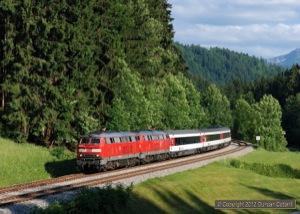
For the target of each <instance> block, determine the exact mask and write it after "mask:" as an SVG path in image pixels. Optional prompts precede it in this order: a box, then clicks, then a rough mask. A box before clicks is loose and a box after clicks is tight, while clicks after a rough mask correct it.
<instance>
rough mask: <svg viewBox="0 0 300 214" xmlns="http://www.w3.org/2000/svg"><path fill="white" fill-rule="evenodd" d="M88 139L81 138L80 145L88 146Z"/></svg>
mask: <svg viewBox="0 0 300 214" xmlns="http://www.w3.org/2000/svg"><path fill="white" fill-rule="evenodd" d="M89 141H90V139H89V138H88V137H84V138H81V141H80V144H88V143H89Z"/></svg>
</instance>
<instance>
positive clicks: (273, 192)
mask: <svg viewBox="0 0 300 214" xmlns="http://www.w3.org/2000/svg"><path fill="white" fill-rule="evenodd" d="M238 160H239V161H240V162H242V163H250V165H249V166H251V163H252V164H253V163H261V164H262V166H263V167H267V168H276V167H277V165H278V164H283V165H287V166H291V167H292V169H293V173H295V175H294V177H292V178H286V176H285V175H284V174H281V175H278V174H276V172H274V173H273V174H272V173H270V174H269V175H268V176H266V175H263V174H259V173H257V172H255V171H253V170H252V169H247V168H237V167H236V166H232V164H231V163H232V160H229V159H228V160H224V161H219V162H215V163H212V164H209V165H207V166H204V167H202V168H198V169H195V170H189V171H187V172H183V173H178V174H175V175H170V176H166V177H164V178H155V179H151V180H148V181H146V182H144V183H142V184H140V185H137V186H135V187H134V189H133V193H134V200H132V201H131V203H132V204H131V205H130V206H129V207H130V208H129V209H128V210H127V211H126V212H127V213H139V210H143V213H144V214H146V213H258V212H259V213H291V212H292V211H294V210H216V209H214V203H215V200H275V199H281V200H283V199H296V201H297V210H300V177H298V176H299V171H300V153H298V152H278V153H277V152H267V151H264V150H258V151H254V152H252V153H250V154H248V155H245V156H244V157H241V158H238ZM250 168H251V167H250Z"/></svg>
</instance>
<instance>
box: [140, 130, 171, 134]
mask: <svg viewBox="0 0 300 214" xmlns="http://www.w3.org/2000/svg"><path fill="white" fill-rule="evenodd" d="M139 134H143V135H161V134H166V132H164V131H160V130H145V131H140V132H139Z"/></svg>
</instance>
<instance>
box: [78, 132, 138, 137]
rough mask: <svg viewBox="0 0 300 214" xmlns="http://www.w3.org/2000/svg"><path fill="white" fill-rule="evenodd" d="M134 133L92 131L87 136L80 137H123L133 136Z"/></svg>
mask: <svg viewBox="0 0 300 214" xmlns="http://www.w3.org/2000/svg"><path fill="white" fill-rule="evenodd" d="M135 135H137V133H135V132H126V131H124V132H118V131H94V132H90V133H88V134H85V135H82V137H90V136H92V137H125V136H135Z"/></svg>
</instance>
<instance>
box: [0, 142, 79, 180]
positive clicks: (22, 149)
mask: <svg viewBox="0 0 300 214" xmlns="http://www.w3.org/2000/svg"><path fill="white" fill-rule="evenodd" d="M63 158H65V159H64V160H66V159H68V160H69V159H71V158H75V155H74V154H69V153H68V154H67V155H64V156H63ZM59 161H62V159H58V158H57V157H55V156H54V155H52V154H51V152H50V150H49V149H47V148H44V147H40V146H35V145H32V144H18V143H15V142H13V141H10V140H7V139H3V138H0V169H1V170H0V186H8V185H13V184H19V183H24V182H30V181H35V180H41V179H47V178H51V177H53V175H52V174H51V172H49V170H48V171H47V169H46V165H47V164H49V163H58V162H59Z"/></svg>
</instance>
